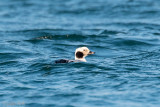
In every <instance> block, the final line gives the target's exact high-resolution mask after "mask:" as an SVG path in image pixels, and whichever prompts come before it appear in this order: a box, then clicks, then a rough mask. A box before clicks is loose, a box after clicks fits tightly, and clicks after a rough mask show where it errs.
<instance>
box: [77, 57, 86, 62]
mask: <svg viewBox="0 0 160 107" xmlns="http://www.w3.org/2000/svg"><path fill="white" fill-rule="evenodd" d="M75 60H78V61H82V62H87V61H86V59H85V58H77V57H75Z"/></svg>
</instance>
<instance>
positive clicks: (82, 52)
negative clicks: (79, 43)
mask: <svg viewBox="0 0 160 107" xmlns="http://www.w3.org/2000/svg"><path fill="white" fill-rule="evenodd" d="M94 53H95V52H92V51H90V50H89V49H88V48H87V47H80V48H77V49H76V51H75V60H80V61H83V62H86V59H85V57H86V56H87V55H91V54H94Z"/></svg>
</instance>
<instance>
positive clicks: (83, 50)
mask: <svg viewBox="0 0 160 107" xmlns="http://www.w3.org/2000/svg"><path fill="white" fill-rule="evenodd" d="M94 53H95V52H92V51H90V50H89V49H88V48H87V47H80V48H77V49H76V51H75V60H67V59H59V60H56V61H55V63H69V62H87V61H86V59H85V57H86V56H87V55H91V54H94Z"/></svg>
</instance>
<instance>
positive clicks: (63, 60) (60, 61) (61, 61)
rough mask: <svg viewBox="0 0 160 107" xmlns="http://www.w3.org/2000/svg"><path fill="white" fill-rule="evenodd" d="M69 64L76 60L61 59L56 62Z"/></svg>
mask: <svg viewBox="0 0 160 107" xmlns="http://www.w3.org/2000/svg"><path fill="white" fill-rule="evenodd" d="M69 62H74V60H68V59H59V60H55V63H56V64H57V63H69Z"/></svg>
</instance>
